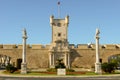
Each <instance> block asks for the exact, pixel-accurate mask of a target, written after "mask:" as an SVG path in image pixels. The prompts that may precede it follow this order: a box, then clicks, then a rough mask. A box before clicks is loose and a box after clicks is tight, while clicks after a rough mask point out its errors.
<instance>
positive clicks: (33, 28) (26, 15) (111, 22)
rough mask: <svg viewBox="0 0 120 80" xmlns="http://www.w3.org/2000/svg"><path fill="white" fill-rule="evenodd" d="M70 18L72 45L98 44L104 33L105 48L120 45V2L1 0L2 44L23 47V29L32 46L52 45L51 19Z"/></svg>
mask: <svg viewBox="0 0 120 80" xmlns="http://www.w3.org/2000/svg"><path fill="white" fill-rule="evenodd" d="M58 1H60V2H61V4H60V17H61V18H64V17H65V16H66V15H67V14H68V15H69V16H70V23H69V27H68V31H69V32H68V36H69V37H68V39H69V43H70V44H87V43H90V42H92V43H95V38H94V37H95V30H96V28H99V29H100V32H101V33H100V37H101V38H100V43H101V44H120V0H0V44H21V43H22V29H23V28H26V30H27V33H28V39H27V43H28V44H49V43H50V42H51V36H52V35H51V27H50V24H49V17H50V15H52V14H53V15H54V16H55V17H56V18H57V17H58V6H57V2H58Z"/></svg>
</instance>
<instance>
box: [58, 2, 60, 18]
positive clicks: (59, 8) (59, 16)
mask: <svg viewBox="0 0 120 80" xmlns="http://www.w3.org/2000/svg"><path fill="white" fill-rule="evenodd" d="M58 18H60V1H59V2H58Z"/></svg>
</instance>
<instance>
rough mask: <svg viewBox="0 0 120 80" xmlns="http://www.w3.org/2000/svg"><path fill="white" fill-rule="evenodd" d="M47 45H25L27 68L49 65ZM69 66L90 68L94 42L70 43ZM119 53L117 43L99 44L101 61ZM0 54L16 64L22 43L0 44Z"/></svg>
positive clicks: (20, 56) (93, 55)
mask: <svg viewBox="0 0 120 80" xmlns="http://www.w3.org/2000/svg"><path fill="white" fill-rule="evenodd" d="M49 47H50V45H45V46H44V45H41V44H33V45H27V66H28V68H48V67H49ZM70 48H71V54H70V56H71V57H70V62H71V67H74V68H82V67H84V68H91V67H92V66H94V63H95V57H96V56H95V44H91V45H87V44H79V45H77V46H75V45H74V44H70ZM116 54H120V45H119V44H117V45H116V44H109V45H100V58H101V59H102V62H107V61H108V57H110V56H112V55H116ZM0 55H6V56H9V57H11V63H12V64H14V65H17V59H22V45H21V44H19V45H16V44H13V45H12V44H5V45H2V44H1V45H0Z"/></svg>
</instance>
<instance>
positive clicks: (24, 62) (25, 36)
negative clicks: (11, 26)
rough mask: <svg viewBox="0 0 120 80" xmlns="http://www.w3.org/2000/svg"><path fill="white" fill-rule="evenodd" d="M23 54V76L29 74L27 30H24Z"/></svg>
mask: <svg viewBox="0 0 120 80" xmlns="http://www.w3.org/2000/svg"><path fill="white" fill-rule="evenodd" d="M22 38H23V53H22V64H21V74H26V73H27V63H26V39H27V33H26V29H24V30H23V37H22Z"/></svg>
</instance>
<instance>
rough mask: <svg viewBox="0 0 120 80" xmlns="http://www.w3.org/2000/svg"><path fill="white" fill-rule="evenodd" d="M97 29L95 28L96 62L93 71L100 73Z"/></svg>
mask: <svg viewBox="0 0 120 80" xmlns="http://www.w3.org/2000/svg"><path fill="white" fill-rule="evenodd" d="M99 34H100V32H99V29H96V36H95V38H96V63H95V73H97V74H101V63H100V58H99V56H100V54H99V39H100V37H99Z"/></svg>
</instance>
